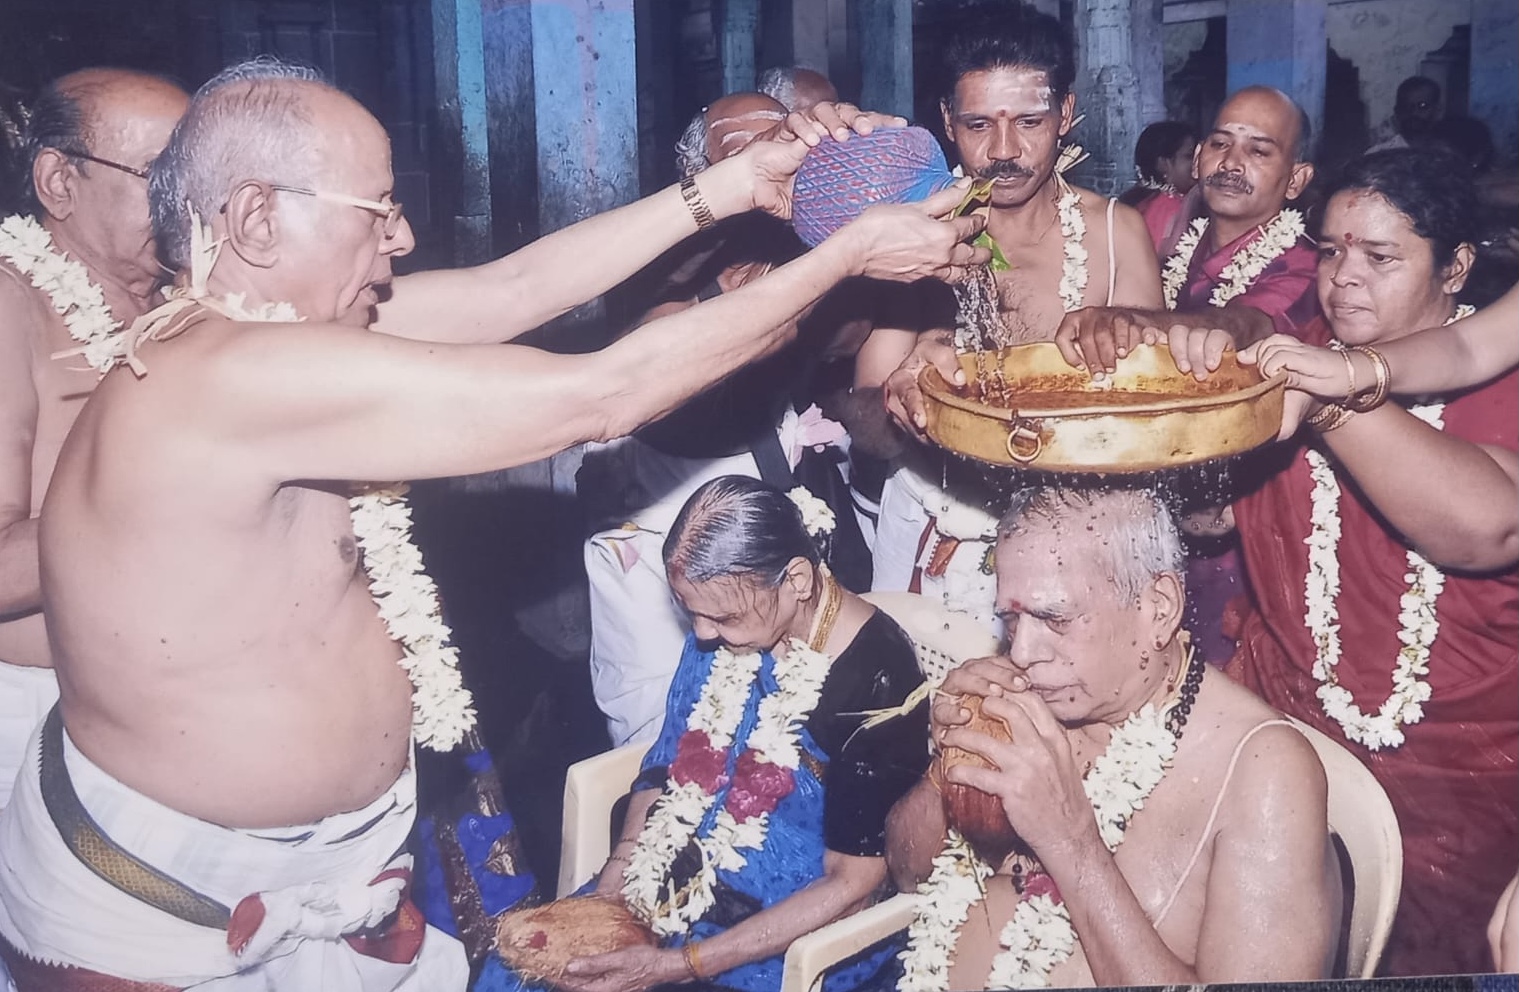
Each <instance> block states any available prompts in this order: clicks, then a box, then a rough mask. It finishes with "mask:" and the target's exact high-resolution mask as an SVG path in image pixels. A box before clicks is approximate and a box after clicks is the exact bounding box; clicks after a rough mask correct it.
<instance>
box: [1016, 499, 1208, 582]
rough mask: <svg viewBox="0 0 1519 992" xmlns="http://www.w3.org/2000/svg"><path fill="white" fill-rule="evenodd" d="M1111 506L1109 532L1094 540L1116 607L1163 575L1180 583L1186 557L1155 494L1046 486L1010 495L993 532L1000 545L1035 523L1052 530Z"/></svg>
mask: <svg viewBox="0 0 1519 992" xmlns="http://www.w3.org/2000/svg"><path fill="white" fill-rule="evenodd" d="M1099 507H1110V508H1111V509H1112V511H1113V512H1112V513H1110V515H1109V516H1108V517H1107V522H1108V527H1107V529H1106V530H1105V531H1104V532H1103V533H1101V534H1093V537H1095V538H1097V541H1096V542H1095V544H1096V549H1095V550H1096V553H1097V554H1098V555H1099V556H1100V557H1101V558H1102V562H1101V564H1102V571H1103V574H1104V575H1106V576H1108V578H1110V579H1112V581H1113V587H1114V589H1115V591H1116V592H1117V595H1118V598H1119V601H1120V602H1125V603H1128V602H1133V601H1135V600H1137V599H1138V598H1139V596H1140V594H1141V593H1142V592H1144V590H1145V589H1146V588H1147V587H1148V586H1149V585H1150V583H1152V582H1154V581H1155V579H1157V578H1159V577H1160V576H1162V575H1165V574H1167V573H1169V574H1172V575H1175V576H1176V577H1177V579H1178V581H1181V580H1182V579H1183V578H1184V573H1185V570H1186V563H1187V559H1186V552H1185V551H1183V550H1182V543H1181V532H1180V531H1179V530H1178V529H1177V526H1176V518H1175V516H1174V515H1173V514H1172V512H1171V510H1170V509H1169V508H1168V507H1167V506H1166V504H1165V503H1164V502H1162V500H1161V499H1160V497H1159V496H1157V495H1156V494H1155V493H1153V492H1151V491H1149V490H1143V489H1111V490H1091V489H1069V488H1065V487H1062V486H1047V487H1037V488H1028V489H1020V490H1018V491H1017V492H1015V493H1013V496H1012V499H1011V501H1010V504H1009V507H1008V510H1007V513H1005V514H1004V515H1003V517H1002V522H1001V524H999V525H998V527H997V538H998V540H999V541H1002V540H1006V539H1007V538H1009V537H1013V536H1016V535H1019V534H1023V533H1026V532H1027V531H1028V530H1029V529H1030V527H1031V525H1034V522H1035V521H1038V522H1041V523H1043V524H1044V525H1046V526H1053V525H1057V524H1059V523H1060V522H1062V521H1064V520H1067V519H1068V518H1069V517H1070V516H1071V515H1072V514H1073V513H1087V512H1090V511H1092V510H1094V509H1097V508H1099Z"/></svg>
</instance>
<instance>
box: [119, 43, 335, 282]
mask: <svg viewBox="0 0 1519 992" xmlns="http://www.w3.org/2000/svg"><path fill="white" fill-rule="evenodd" d="M292 83H318V84H324V85H325V83H324V80H323V79H322V77H321V74H320V73H318V72H317V71H316V70H315V69H312V68H310V67H308V66H303V65H296V64H293V63H289V62H282V61H280V60H279V59H276V58H273V57H272V56H267V55H264V56H259V57H258V58H256V59H251V60H249V61H246V62H240V63H238V64H236V65H233V66H229V67H228V68H226V69H223V70H222V71H221V72H219V73H217V74H216V75H215V76H213V77H211V79H210V80H209V81H207V82H206V84H205V85H204V86H202V87H201V88H200V89H199V90H197V91H196V93H195V96H194V97H192V98H191V100H190V109H189V110H188V111H186V112H185V116H184V117H183V118H181V119H180V122H179V124H178V125H176V126H175V128H174V132H173V134H172V135H170V137H169V143H168V144H167V145H166V146H165V147H164V150H163V152H162V153H161V154H160V155H159V156H158V158H157V160H155V161H154V163H153V167H152V169H151V170H149V174H148V205H149V207H150V209H151V211H152V214H153V234H154V237H156V238H157V239H158V245H159V249H160V250H161V251H162V252H163V256H164V258H165V259H166V260H167V261H168V262H169V264H170V265H171V266H172V267H174V268H176V269H182V268H184V267H186V266H187V265H189V261H190V210H192V209H193V210H194V211H195V213H196V214H198V215H199V216H200V218H201V220H202V222H205V221H206V220H208V219H209V218H210V217H211V216H212V215H214V214H215V213H217V212H218V211H220V210H221V209H222V207H223V206H224V205H225V204H226V202H227V197H228V196H230V195H231V194H232V192H233V189H234V188H235V186H236V185H237V184H238V183H242V182H244V181H246V180H249V179H262V180H265V181H267V182H278V183H281V184H284V185H290V186H311V185H313V179H314V178H315V176H316V174H317V172H318V170H319V168H320V163H319V161H318V155H317V151H318V149H319V148H320V140H319V139H320V135H319V134H317V132H316V129H315V127H314V126H313V125H312V122H311V116H310V114H309V112H308V110H307V107H306V102H305V99H304V96H303V94H302V93H301V87H300V86H293V85H290V84H292Z"/></svg>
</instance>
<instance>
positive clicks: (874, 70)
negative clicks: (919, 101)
mask: <svg viewBox="0 0 1519 992" xmlns="http://www.w3.org/2000/svg"><path fill="white" fill-rule="evenodd" d="M853 13H854V21H855V24H857V25H858V29H859V39H860V106H862V107H865V108H868V109H870V110H879V111H881V112H882V113H888V114H901V115H902V116H903V117H911V116H912V0H855V5H854V12H853Z"/></svg>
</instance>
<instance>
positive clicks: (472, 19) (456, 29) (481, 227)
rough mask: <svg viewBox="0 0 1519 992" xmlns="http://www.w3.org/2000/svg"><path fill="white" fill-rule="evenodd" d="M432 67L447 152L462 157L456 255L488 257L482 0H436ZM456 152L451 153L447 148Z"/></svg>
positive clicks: (467, 260)
mask: <svg viewBox="0 0 1519 992" xmlns="http://www.w3.org/2000/svg"><path fill="white" fill-rule="evenodd" d="M432 14H433V73H434V77H433V78H434V84H435V88H436V91H437V95H438V126H439V130H440V131H441V132H442V134H441V138H442V141H443V143H444V145H445V148H446V153H445V154H446V157H447V158H449V159H451V160H453V161H454V162H457V163H458V167H459V198H458V200H457V201H456V202H455V203H454V205H453V210H452V213H453V253H452V257H453V261H454V263H455V264H457V265H472V264H475V263H478V262H483V261H485V260H486V259H487V258H489V257H490V251H491V189H490V147H489V142H488V139H487V137H486V134H487V125H486V111H485V48H484V35H483V33H482V28H481V20H480V0H433V3H432ZM447 152H452V153H453V154H451V155H450V154H447Z"/></svg>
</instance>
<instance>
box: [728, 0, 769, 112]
mask: <svg viewBox="0 0 1519 992" xmlns="http://www.w3.org/2000/svg"><path fill="white" fill-rule="evenodd" d="M759 7H760V5H759V0H719V10H721V12H722V17H721V22H720V25H719V27H718V44H719V46H720V48H721V50H722V51H721V53H720V55H719V59H720V61H721V63H722V67H723V92H724V93H744V92H748V91H749V90H752V89H754V83H755V79H756V78H757V76H758V73H757V72H756V69H755V65H754V42H755V39H756V38H757V37H759V15H760V11H759Z"/></svg>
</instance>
